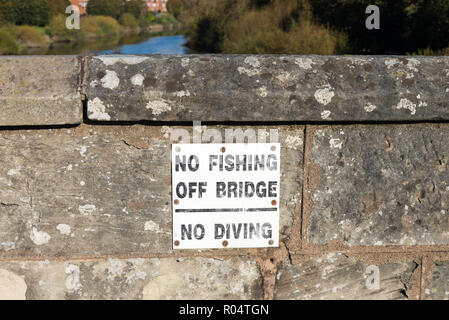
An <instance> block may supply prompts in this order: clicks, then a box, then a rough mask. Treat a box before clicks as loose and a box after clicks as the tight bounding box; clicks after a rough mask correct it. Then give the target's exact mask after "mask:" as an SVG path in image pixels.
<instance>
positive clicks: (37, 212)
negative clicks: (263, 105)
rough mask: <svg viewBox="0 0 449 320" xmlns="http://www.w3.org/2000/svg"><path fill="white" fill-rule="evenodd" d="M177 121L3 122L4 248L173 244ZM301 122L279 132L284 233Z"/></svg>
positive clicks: (17, 251)
mask: <svg viewBox="0 0 449 320" xmlns="http://www.w3.org/2000/svg"><path fill="white" fill-rule="evenodd" d="M270 128H271V129H273V128H274V127H262V129H267V130H268V131H269V130H270ZM174 129H182V128H174V127H166V126H164V127H150V126H140V125H139V126H126V127H123V126H85V125H82V126H80V127H77V128H74V129H51V130H39V131H33V130H22V131H3V132H0V163H1V165H0V252H3V253H5V252H6V253H8V254H11V255H49V256H74V255H75V256H76V255H78V256H84V255H105V254H147V253H169V252H171V251H172V213H171V201H172V199H171V158H170V156H171V155H170V150H171V133H172V132H173V130H174ZM184 129H189V130H190V132H191V131H192V130H191V129H192V127H190V128H184ZM255 129H256V130H257V129H260V128H259V127H255ZM303 129H304V128H303V127H301V126H286V127H282V128H281V129H280V130H279V132H278V133H279V142H280V143H281V145H282V149H281V175H282V178H281V186H280V188H281V190H282V192H281V200H280V201H281V202H280V221H281V222H280V227H281V233H282V232H284V231H285V229H286V228H287V227H288V226H290V225H291V223H292V219H293V216H294V215H295V214H299V212H298V211H297V205H298V201H299V199H300V197H299V195H300V192H301V183H302V161H303V160H302V158H303V156H302V155H303ZM174 134H175V133H174ZM223 136H224V135H223ZM267 141H268V140H267Z"/></svg>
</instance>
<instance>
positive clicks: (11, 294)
mask: <svg viewBox="0 0 449 320" xmlns="http://www.w3.org/2000/svg"><path fill="white" fill-rule="evenodd" d="M26 290H27V285H26V283H25V280H24V279H23V277H20V276H18V275H17V274H15V273H13V272H11V271H8V270H4V269H0V299H1V300H24V299H25V292H26Z"/></svg>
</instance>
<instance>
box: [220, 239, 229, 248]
mask: <svg viewBox="0 0 449 320" xmlns="http://www.w3.org/2000/svg"><path fill="white" fill-rule="evenodd" d="M221 244H222V245H223V247H225V248H226V247H227V246H228V241H226V240H224V241H223V242H222V243H221Z"/></svg>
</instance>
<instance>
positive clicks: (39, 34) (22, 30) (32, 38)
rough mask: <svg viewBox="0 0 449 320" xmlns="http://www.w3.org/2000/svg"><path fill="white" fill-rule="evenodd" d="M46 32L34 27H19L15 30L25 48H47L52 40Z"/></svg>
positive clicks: (18, 39)
mask: <svg viewBox="0 0 449 320" xmlns="http://www.w3.org/2000/svg"><path fill="white" fill-rule="evenodd" d="M44 32H45V31H44V30H42V29H39V28H37V27H32V26H18V27H16V28H15V33H16V36H17V41H18V42H19V44H20V45H21V46H24V47H46V46H48V45H49V43H50V39H49V38H48V36H47V35H46V34H45V33H44Z"/></svg>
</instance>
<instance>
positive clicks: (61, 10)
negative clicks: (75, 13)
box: [47, 0, 70, 17]
mask: <svg viewBox="0 0 449 320" xmlns="http://www.w3.org/2000/svg"><path fill="white" fill-rule="evenodd" d="M47 1H48V5H49V6H50V17H54V16H56V15H58V14H65V9H66V8H67V7H68V6H69V5H70V0H47Z"/></svg>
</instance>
